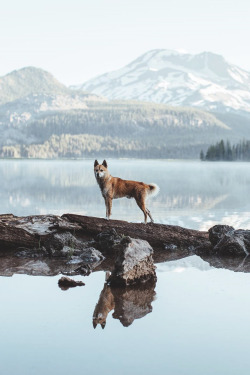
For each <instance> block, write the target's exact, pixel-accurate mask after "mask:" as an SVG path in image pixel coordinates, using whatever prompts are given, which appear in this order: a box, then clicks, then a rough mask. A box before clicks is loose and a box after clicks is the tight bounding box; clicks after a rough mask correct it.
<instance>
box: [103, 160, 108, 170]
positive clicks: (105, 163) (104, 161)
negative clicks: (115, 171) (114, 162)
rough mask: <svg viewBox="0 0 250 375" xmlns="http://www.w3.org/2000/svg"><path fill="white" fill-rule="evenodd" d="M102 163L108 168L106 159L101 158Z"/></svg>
mask: <svg viewBox="0 0 250 375" xmlns="http://www.w3.org/2000/svg"><path fill="white" fill-rule="evenodd" d="M102 165H103V166H104V167H105V168H108V163H107V162H106V160H103V162H102Z"/></svg>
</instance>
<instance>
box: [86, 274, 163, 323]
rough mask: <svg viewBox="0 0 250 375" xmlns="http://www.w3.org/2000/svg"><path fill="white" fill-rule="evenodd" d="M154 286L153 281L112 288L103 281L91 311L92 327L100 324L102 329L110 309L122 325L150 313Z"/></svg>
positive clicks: (154, 293)
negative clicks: (92, 311) (93, 308)
mask: <svg viewBox="0 0 250 375" xmlns="http://www.w3.org/2000/svg"><path fill="white" fill-rule="evenodd" d="M155 287H156V282H155V281H154V282H152V281H150V282H147V283H143V284H140V285H136V286H131V287H126V288H120V287H119V288H114V287H111V286H109V285H107V283H105V284H104V287H103V289H102V291H101V293H100V297H99V300H98V302H97V304H96V307H95V310H94V313H93V327H94V328H96V327H97V325H98V324H100V326H101V327H102V329H104V328H105V326H106V322H107V317H108V314H109V313H110V312H111V311H112V310H114V312H113V314H112V317H113V318H114V319H118V320H119V321H120V322H121V323H122V325H123V326H124V327H128V326H130V325H131V324H132V323H133V322H134V320H135V319H141V318H143V317H144V316H146V315H147V314H149V313H151V312H152V310H153V308H152V302H153V301H154V299H155V296H156V292H155Z"/></svg>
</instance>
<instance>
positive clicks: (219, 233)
mask: <svg viewBox="0 0 250 375" xmlns="http://www.w3.org/2000/svg"><path fill="white" fill-rule="evenodd" d="M233 231H234V228H233V227H230V226H229V225H214V226H213V227H212V228H210V229H209V231H208V235H209V241H210V242H211V244H212V245H213V246H216V245H217V244H218V243H219V242H220V240H221V239H222V238H223V237H224V235H225V234H226V233H229V232H233Z"/></svg>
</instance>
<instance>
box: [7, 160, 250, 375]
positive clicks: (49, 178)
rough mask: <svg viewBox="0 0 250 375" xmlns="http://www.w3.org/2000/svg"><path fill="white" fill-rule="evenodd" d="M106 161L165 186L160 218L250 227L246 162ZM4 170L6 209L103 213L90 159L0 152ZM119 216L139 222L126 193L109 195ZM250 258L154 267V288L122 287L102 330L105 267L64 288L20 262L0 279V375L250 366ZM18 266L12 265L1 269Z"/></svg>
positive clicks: (155, 209)
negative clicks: (26, 271) (98, 317)
mask: <svg viewBox="0 0 250 375" xmlns="http://www.w3.org/2000/svg"><path fill="white" fill-rule="evenodd" d="M108 163H109V169H110V172H111V174H112V175H113V176H119V177H121V178H126V179H133V180H139V181H144V182H148V183H150V182H155V183H157V184H158V185H159V186H160V188H161V191H160V194H159V195H158V196H157V197H155V198H153V199H152V200H150V201H149V205H148V206H149V209H150V211H151V213H152V216H153V218H154V220H155V222H158V223H166V224H174V225H181V226H183V227H187V228H193V229H200V230H207V229H208V228H210V227H211V226H213V225H215V224H217V223H220V224H222V223H223V224H228V225H232V226H234V227H235V228H244V229H250V203H249V186H250V173H249V170H250V165H249V164H248V163H207V162H199V161H172V160H171V161H170V160H147V161H143V160H108ZM0 177H1V184H0V202H1V206H0V207H1V213H13V214H15V215H19V216H20V215H24V216H26V215H34V214H47V213H51V214H63V213H66V212H71V213H77V214H82V215H90V216H100V217H104V216H105V205H104V202H103V198H102V197H101V193H100V191H99V188H98V186H97V184H96V181H95V178H94V174H93V160H70V161H69V160H63V161H46V160H44V161H42V160H0ZM112 218H113V219H123V220H128V221H132V222H141V221H143V215H142V213H141V212H140V210H139V209H138V207H137V206H136V204H135V202H134V201H133V200H128V199H120V200H115V201H114V204H113V215H112ZM0 261H1V262H2V264H3V262H4V259H3V258H1V259H0ZM247 262H248V258H245V259H244V260H240V261H234V260H232V262H231V263H230V265H229V264H228V263H227V264H226V263H225V264H224V263H223V262H221V263H220V265H219V266H218V263H216V262H214V261H213V259H211V261H210V260H208V261H204V260H202V259H201V258H200V257H198V256H195V255H192V256H189V257H186V258H183V259H179V260H176V261H171V262H164V263H160V264H156V265H157V283H156V285H152V286H149V287H147V288H144V289H138V290H135V291H133V292H131V291H128V292H127V293H124V294H122V295H118V296H117V295H115V301H116V303H115V308H114V310H112V311H110V312H109V313H108V316H107V321H106V326H105V329H102V328H101V326H100V325H98V326H97V327H96V329H94V328H93V324H92V316H93V312H94V309H95V306H96V304H97V302H98V300H99V298H100V296H104V297H105V296H107V295H108V293H110V291H109V290H107V287H106V286H105V272H104V271H99V272H93V273H92V274H91V275H90V276H88V277H80V276H77V277H74V279H75V280H83V281H84V282H85V284H86V285H85V286H82V287H77V288H74V289H69V290H67V291H63V290H61V289H60V288H59V287H58V285H57V283H58V280H59V278H60V277H61V276H60V275H57V276H53V277H41V276H28V275H23V274H20V272H22V270H21V268H18V265H17V266H16V268H15V272H14V274H13V276H12V277H4V276H3V277H1V278H0V282H1V288H0V299H1V302H2V305H1V306H2V308H1V312H0V317H1V324H0V335H1V344H0V352H1V361H0V374H4V375H5V374H6V375H12V374H13V375H14V374H15V375H16V374H18V375H20V374H22V375H31V374H32V375H40V374H41V375H43V374H47V375H50V374H51V375H52V374H53V375H55V374H60V375H64V374H65V375H66V374H72V373H86V374H90V375H91V374H93V375H95V374H100V373H102V374H104V375H105V374H110V373H118V374H121V375H123V374H124V375H128V374H136V375H137V374H152V373H159V374H170V375H196V374H197V375H198V374H199V375H200V374H203V375H210V374H211V375H212V374H213V375H214V374H216V375H217V374H227V375H236V374H237V375H241V374H248V372H249V367H250V358H249V355H248V348H249V346H250V335H249V334H248V327H249V326H250V315H249V308H250V297H249V289H250V276H249V273H248V272H247V270H248V269H250V266H249V267H246V265H247V264H248V263H247ZM215 267H220V268H215ZM2 268H3V267H2V266H1V269H2ZM229 268H230V269H233V270H234V271H236V272H233V271H231V270H229ZM242 271H244V272H242ZM12 273H13V272H12V271H11V265H10V264H8V265H7V263H6V273H4V272H2V274H4V275H9V276H11V275H12ZM111 292H112V291H111ZM112 293H114V291H113V292H112Z"/></svg>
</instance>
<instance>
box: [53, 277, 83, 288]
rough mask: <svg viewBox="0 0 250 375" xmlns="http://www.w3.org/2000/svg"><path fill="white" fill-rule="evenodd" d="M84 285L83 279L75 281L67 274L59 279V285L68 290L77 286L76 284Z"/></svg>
mask: <svg viewBox="0 0 250 375" xmlns="http://www.w3.org/2000/svg"><path fill="white" fill-rule="evenodd" d="M82 285H85V284H84V283H83V282H82V281H75V280H73V279H70V278H69V277H65V276H63V277H61V278H60V279H59V280H58V286H59V287H60V288H61V289H62V290H68V289H69V288H75V287H76V286H82Z"/></svg>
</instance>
